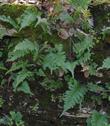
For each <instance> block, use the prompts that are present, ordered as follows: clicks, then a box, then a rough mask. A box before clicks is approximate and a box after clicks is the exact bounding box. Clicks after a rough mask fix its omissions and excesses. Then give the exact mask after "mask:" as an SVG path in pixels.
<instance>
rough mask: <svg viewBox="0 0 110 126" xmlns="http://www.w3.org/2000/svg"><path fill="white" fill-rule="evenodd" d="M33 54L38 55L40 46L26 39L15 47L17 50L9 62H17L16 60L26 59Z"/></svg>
mask: <svg viewBox="0 0 110 126" xmlns="http://www.w3.org/2000/svg"><path fill="white" fill-rule="evenodd" d="M32 52H36V55H37V53H38V45H37V44H36V43H33V42H31V41H30V40H28V39H25V40H23V41H22V42H20V43H18V44H17V45H16V46H15V48H14V50H13V52H12V55H11V56H10V58H9V61H15V60H17V59H19V58H21V57H24V56H26V55H28V54H30V53H32Z"/></svg>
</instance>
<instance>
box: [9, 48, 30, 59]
mask: <svg viewBox="0 0 110 126" xmlns="http://www.w3.org/2000/svg"><path fill="white" fill-rule="evenodd" d="M27 54H29V52H27V51H24V50H18V51H15V52H12V55H11V56H9V59H8V61H15V60H17V59H19V58H22V57H24V56H26V55H27Z"/></svg>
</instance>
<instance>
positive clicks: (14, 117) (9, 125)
mask: <svg viewBox="0 0 110 126" xmlns="http://www.w3.org/2000/svg"><path fill="white" fill-rule="evenodd" d="M0 124H3V125H6V126H13V125H15V126H24V121H23V120H22V115H21V113H20V112H15V111H10V115H9V116H4V117H3V118H1V119H0Z"/></svg>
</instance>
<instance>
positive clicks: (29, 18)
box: [18, 8, 38, 30]
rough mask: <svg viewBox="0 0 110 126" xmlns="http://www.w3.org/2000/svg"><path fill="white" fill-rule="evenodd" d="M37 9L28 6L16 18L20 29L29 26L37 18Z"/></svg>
mask: <svg viewBox="0 0 110 126" xmlns="http://www.w3.org/2000/svg"><path fill="white" fill-rule="evenodd" d="M37 14H38V13H37V10H35V9H32V8H28V9H26V10H25V11H24V13H23V14H22V15H21V17H20V18H19V19H18V23H19V24H20V30H21V29H23V28H25V27H27V26H30V25H31V24H32V23H33V22H35V21H36V20H37Z"/></svg>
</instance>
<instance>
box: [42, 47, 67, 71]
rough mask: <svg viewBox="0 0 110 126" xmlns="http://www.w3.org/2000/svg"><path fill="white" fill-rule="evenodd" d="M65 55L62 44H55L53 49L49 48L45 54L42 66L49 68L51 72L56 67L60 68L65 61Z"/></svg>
mask: <svg viewBox="0 0 110 126" xmlns="http://www.w3.org/2000/svg"><path fill="white" fill-rule="evenodd" d="M65 60H66V57H65V52H64V51H63V47H62V45H55V48H54V49H50V50H49V53H48V54H47V55H46V56H45V58H44V62H43V67H44V69H46V68H49V69H50V70H51V72H52V71H53V70H56V69H58V68H62V67H63V65H64V63H65Z"/></svg>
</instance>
